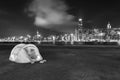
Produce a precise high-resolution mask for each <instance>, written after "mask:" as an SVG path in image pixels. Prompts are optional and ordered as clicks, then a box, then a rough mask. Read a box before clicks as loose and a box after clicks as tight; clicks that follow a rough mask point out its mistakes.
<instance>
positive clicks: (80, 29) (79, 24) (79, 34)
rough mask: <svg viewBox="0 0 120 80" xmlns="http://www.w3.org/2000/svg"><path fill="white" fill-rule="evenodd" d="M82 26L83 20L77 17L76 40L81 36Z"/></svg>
mask: <svg viewBox="0 0 120 80" xmlns="http://www.w3.org/2000/svg"><path fill="white" fill-rule="evenodd" d="M82 26H83V20H82V18H79V19H78V36H77V39H78V41H79V40H80V36H82V35H81V34H82Z"/></svg>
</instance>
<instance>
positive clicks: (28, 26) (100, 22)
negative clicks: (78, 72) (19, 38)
mask: <svg viewBox="0 0 120 80" xmlns="http://www.w3.org/2000/svg"><path fill="white" fill-rule="evenodd" d="M34 1H35V0H34ZM48 1H49V0H48ZM50 1H51V0H50ZM58 1H61V0H58ZM62 2H64V5H65V6H67V7H66V8H68V9H67V11H66V13H67V14H69V15H72V16H73V17H74V19H73V20H72V22H68V23H66V24H61V25H49V27H46V26H40V27H38V26H35V25H34V17H28V13H26V12H25V9H26V8H28V6H29V4H30V3H31V1H30V0H19V1H18V0H12V1H10V0H2V1H1V5H0V17H1V19H0V34H1V35H5V36H6V35H9V34H11V35H14V34H17V35H18V34H27V33H30V34H33V33H34V32H35V31H36V30H37V29H39V30H42V29H41V28H45V29H49V30H51V31H59V32H73V31H74V29H75V28H76V26H77V20H78V18H83V23H84V27H90V28H91V27H97V28H106V25H107V23H108V21H109V22H110V23H111V25H112V27H119V25H120V24H119V23H120V22H119V21H120V15H119V13H120V7H119V5H118V4H119V2H115V1H114V2H112V1H108V2H107V1H104V2H102V1H100V2H99V1H94V2H92V1H84V0H81V1H77V0H74V1H73V0H63V1H62ZM4 32H5V33H4Z"/></svg>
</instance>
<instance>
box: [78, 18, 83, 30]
mask: <svg viewBox="0 0 120 80" xmlns="http://www.w3.org/2000/svg"><path fill="white" fill-rule="evenodd" d="M78 21H79V22H78V27H79V28H80V29H81V28H82V26H83V22H82V18H79V19H78Z"/></svg>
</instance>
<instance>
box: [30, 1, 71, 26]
mask: <svg viewBox="0 0 120 80" xmlns="http://www.w3.org/2000/svg"><path fill="white" fill-rule="evenodd" d="M67 10H68V7H67V6H66V5H65V3H64V2H63V1H60V0H33V1H32V2H31V4H30V5H29V8H28V11H29V12H31V13H30V14H29V15H30V16H34V17H35V22H34V24H35V25H37V26H45V27H48V26H49V25H59V24H60V25H61V24H65V23H68V22H71V21H72V19H73V16H72V15H69V14H68V13H67Z"/></svg>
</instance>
